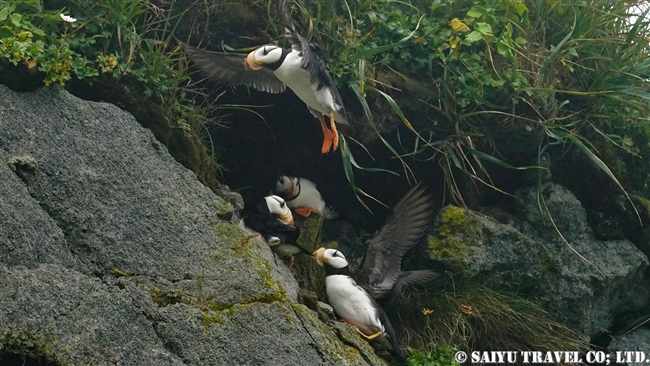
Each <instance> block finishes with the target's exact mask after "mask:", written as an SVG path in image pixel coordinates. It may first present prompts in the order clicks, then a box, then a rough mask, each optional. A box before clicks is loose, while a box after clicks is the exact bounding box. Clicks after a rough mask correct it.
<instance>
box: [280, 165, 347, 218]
mask: <svg viewBox="0 0 650 366" xmlns="http://www.w3.org/2000/svg"><path fill="white" fill-rule="evenodd" d="M273 193H274V194H276V195H278V196H280V197H282V198H284V200H285V201H286V202H287V205H288V206H289V208H290V209H292V210H294V211H295V212H296V213H297V214H299V215H301V216H305V217H307V216H309V215H310V214H311V213H312V212H314V213H316V214H318V215H320V216H322V217H323V218H326V219H328V220H329V219H333V218H335V217H336V216H337V213H336V212H335V211H333V210H332V209H331V208H329V207H327V206H326V204H325V201H324V200H323V196H321V194H320V192H319V191H318V189H317V188H316V184H314V182H312V181H310V180H309V179H305V178H298V177H292V176H287V175H282V176H280V178H278V180H277V181H276V182H275V186H274V187H273Z"/></svg>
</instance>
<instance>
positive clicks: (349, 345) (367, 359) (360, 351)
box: [334, 328, 373, 365]
mask: <svg viewBox="0 0 650 366" xmlns="http://www.w3.org/2000/svg"><path fill="white" fill-rule="evenodd" d="M334 331H335V332H336V336H337V337H338V339H339V340H340V341H341V343H343V344H345V345H346V346H348V347H351V348H354V349H356V350H357V351H358V352H359V354H360V355H361V357H363V360H364V361H366V363H367V364H368V365H372V364H373V362H372V361H371V360H370V359H369V358H368V356H366V353H365V352H363V351H362V350H361V349H359V347H357V345H356V344H354V343H352V342H350V341H348V340H347V339H346V338H345V337H344V336H343V334H341V331H340V330H339V329H337V328H334Z"/></svg>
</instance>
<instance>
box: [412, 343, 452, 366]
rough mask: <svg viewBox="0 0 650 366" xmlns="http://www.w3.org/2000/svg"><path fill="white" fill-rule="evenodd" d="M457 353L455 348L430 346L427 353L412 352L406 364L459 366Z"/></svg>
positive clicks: (417, 365) (415, 365)
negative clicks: (455, 357) (456, 357)
mask: <svg viewBox="0 0 650 366" xmlns="http://www.w3.org/2000/svg"><path fill="white" fill-rule="evenodd" d="M457 351H458V350H457V349H455V348H453V347H447V346H438V345H435V344H430V345H429V350H428V351H426V352H419V351H417V350H411V355H410V356H409V357H408V359H407V360H406V363H407V364H408V365H409V366H458V362H456V360H455V359H454V355H455V354H456V352H457Z"/></svg>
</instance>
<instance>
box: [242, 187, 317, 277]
mask: <svg viewBox="0 0 650 366" xmlns="http://www.w3.org/2000/svg"><path fill="white" fill-rule="evenodd" d="M239 227H241V228H242V229H246V230H248V231H249V232H250V233H251V234H253V235H257V237H258V238H259V240H261V241H262V242H264V243H266V244H268V245H269V247H271V250H273V252H274V253H276V254H277V255H278V256H279V257H280V258H282V259H286V260H287V261H288V265H289V267H291V266H292V265H293V255H294V254H297V253H303V254H308V255H311V253H309V251H308V250H306V249H304V248H303V247H301V246H300V245H298V243H297V240H298V237H299V236H300V228H298V227H295V226H293V215H292V214H291V210H290V209H289V207H288V206H287V204H286V202H285V201H284V199H282V197H278V196H267V197H264V198H263V199H261V200H260V201H259V202H258V203H257V205H256V207H255V209H254V211H253V212H251V213H250V214H248V215H246V216H244V218H242V219H241V220H240V221H239Z"/></svg>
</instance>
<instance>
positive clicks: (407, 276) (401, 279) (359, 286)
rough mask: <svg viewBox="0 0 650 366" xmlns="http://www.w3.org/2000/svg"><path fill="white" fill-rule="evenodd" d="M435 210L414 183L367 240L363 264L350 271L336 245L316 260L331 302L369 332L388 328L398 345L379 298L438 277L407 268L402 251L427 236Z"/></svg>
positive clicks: (369, 334)
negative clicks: (323, 276)
mask: <svg viewBox="0 0 650 366" xmlns="http://www.w3.org/2000/svg"><path fill="white" fill-rule="evenodd" d="M432 213H433V209H432V202H431V201H430V196H429V195H427V194H425V189H424V188H421V187H420V185H419V184H418V185H416V186H415V187H413V188H412V189H411V190H410V191H409V192H408V193H407V194H406V195H405V196H404V197H403V198H402V199H401V200H400V201H399V202H398V203H397V205H395V207H394V208H393V212H392V213H391V215H389V216H388V218H387V219H386V222H385V223H384V225H383V226H382V227H381V228H380V229H379V230H377V232H375V234H374V235H373V237H372V238H371V239H370V240H368V242H367V243H366V248H365V253H364V256H363V260H362V261H361V265H360V266H359V269H358V270H357V271H356V272H355V273H354V275H353V274H352V273H351V271H350V267H349V264H348V261H347V260H346V259H345V256H344V255H343V254H342V253H341V252H340V251H338V250H336V249H325V248H320V249H318V250H316V251H315V252H314V253H313V256H314V260H316V262H317V263H318V264H320V265H321V266H323V267H324V268H325V276H326V277H325V288H326V291H327V297H328V301H329V303H330V305H331V306H332V308H334V311H335V312H336V314H337V315H338V316H340V317H341V318H342V319H343V320H344V321H345V322H347V323H349V324H352V325H353V326H355V327H356V328H357V329H358V330H359V333H361V335H362V336H363V337H364V338H367V339H373V338H380V337H382V335H384V334H385V333H387V334H388V338H389V341H390V343H391V345H392V348H393V349H394V350H395V352H397V353H398V355H399V356H403V355H402V353H401V351H400V350H399V348H397V339H396V337H395V334H394V330H393V328H392V326H391V325H390V321H389V320H388V318H387V317H386V314H385V313H384V312H383V310H382V309H381V307H379V305H378V304H377V302H376V300H378V299H382V298H385V297H387V296H388V295H391V296H392V295H395V294H397V293H398V292H399V291H400V290H401V288H402V287H403V286H404V285H408V284H413V283H423V282H426V281H430V280H432V279H434V278H436V277H438V273H436V272H434V271H432V270H418V271H402V268H401V266H402V257H403V256H404V254H405V253H406V252H407V251H408V250H409V249H411V248H412V247H413V246H414V245H415V244H416V243H417V241H418V240H419V239H420V238H422V236H423V235H424V233H425V232H426V230H427V227H428V225H429V221H430V220H431V215H432Z"/></svg>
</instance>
